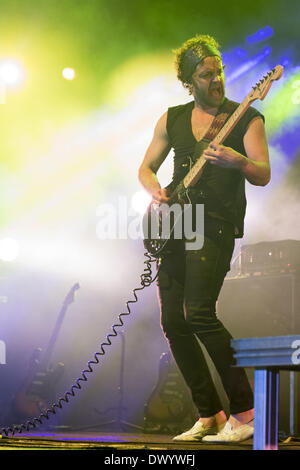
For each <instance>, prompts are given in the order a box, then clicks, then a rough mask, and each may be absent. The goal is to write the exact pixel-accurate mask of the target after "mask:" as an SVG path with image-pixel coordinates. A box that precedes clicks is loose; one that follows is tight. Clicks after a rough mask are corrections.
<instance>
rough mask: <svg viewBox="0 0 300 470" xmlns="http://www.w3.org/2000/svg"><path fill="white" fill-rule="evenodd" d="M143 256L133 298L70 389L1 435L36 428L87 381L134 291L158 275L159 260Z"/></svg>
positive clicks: (5, 429)
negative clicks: (138, 283) (36, 414)
mask: <svg viewBox="0 0 300 470" xmlns="http://www.w3.org/2000/svg"><path fill="white" fill-rule="evenodd" d="M144 256H145V258H147V259H145V260H144V265H145V267H144V271H143V273H142V274H141V275H140V279H141V287H136V288H135V289H133V291H132V292H133V296H134V300H128V301H127V302H126V307H127V312H122V313H120V314H119V315H118V323H114V324H113V326H112V327H111V329H112V333H109V334H108V335H107V336H106V340H105V341H104V342H103V343H102V344H101V346H100V351H97V352H95V353H94V357H93V359H92V360H90V361H89V362H88V364H87V369H84V370H83V371H82V372H81V376H80V377H78V378H77V379H76V380H75V384H73V385H72V386H71V389H70V390H68V391H66V392H65V393H64V395H63V397H61V398H59V399H58V400H57V402H56V403H53V404H52V405H51V406H50V408H48V409H46V410H45V411H43V412H42V413H41V414H40V415H39V416H37V417H35V418H31V419H29V420H27V421H26V422H25V423H23V424H18V425H13V426H11V427H6V428H2V429H1V433H2V437H8V436H9V435H10V434H11V435H14V434H16V433H19V434H21V433H22V432H23V431H29V430H30V428H36V427H37V426H38V425H41V424H43V420H45V419H47V420H49V419H50V415H55V414H56V411H57V410H58V409H62V407H63V404H64V403H69V401H70V398H71V397H74V396H75V394H76V391H78V390H81V389H82V387H81V384H80V382H87V381H88V377H87V374H91V373H93V372H94V369H93V367H92V366H96V365H97V364H99V362H100V360H99V357H98V356H104V355H105V347H108V346H110V345H111V344H112V343H111V338H113V337H116V336H117V335H118V332H117V329H118V328H121V327H122V326H123V325H124V322H123V320H122V317H123V316H127V315H130V313H131V311H130V307H129V304H132V303H136V302H137V301H138V297H137V294H136V292H137V291H141V290H143V289H144V288H145V287H148V286H150V285H151V284H152V283H153V282H154V281H155V280H156V279H157V276H158V273H159V268H160V262H159V260H158V259H157V258H153V257H152V256H151V254H150V253H148V252H145V253H144ZM154 261H158V263H157V268H158V269H157V273H156V275H155V277H154V278H152V267H151V263H153V262H154Z"/></svg>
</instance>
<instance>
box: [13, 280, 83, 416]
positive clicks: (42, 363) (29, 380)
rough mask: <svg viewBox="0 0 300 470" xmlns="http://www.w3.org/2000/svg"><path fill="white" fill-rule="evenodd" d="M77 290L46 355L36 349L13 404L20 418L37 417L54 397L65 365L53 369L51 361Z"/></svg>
mask: <svg viewBox="0 0 300 470" xmlns="http://www.w3.org/2000/svg"><path fill="white" fill-rule="evenodd" d="M77 289H79V284H74V286H73V287H72V288H71V290H70V291H69V293H68V294H67V296H66V298H65V300H64V302H63V305H62V308H61V311H60V313H59V315H58V318H57V321H56V323H55V326H54V329H53V332H52V335H51V337H50V340H49V343H48V346H47V348H46V351H45V353H44V355H42V349H41V348H36V349H35V350H34V352H33V354H32V356H31V358H30V361H29V371H28V375H27V377H26V379H25V381H24V382H23V384H22V386H21V387H20V389H19V390H18V392H17V394H16V395H15V396H14V397H13V399H12V403H11V412H12V413H13V414H14V415H17V416H18V417H20V418H21V417H24V416H25V417H32V416H37V415H38V414H39V413H40V412H41V410H42V408H44V407H45V406H46V405H47V403H46V401H47V400H49V399H50V398H52V397H53V392H54V387H55V385H56V384H57V382H58V381H59V380H60V378H61V377H62V374H63V372H64V364H63V363H61V362H60V363H59V364H58V365H57V366H56V367H55V368H52V367H49V361H50V358H51V355H52V353H53V350H54V346H55V343H56V341H57V338H58V334H59V331H60V329H61V326H62V322H63V319H64V317H65V314H66V311H67V308H68V306H69V305H70V304H71V303H72V302H74V294H75V291H76V290H77Z"/></svg>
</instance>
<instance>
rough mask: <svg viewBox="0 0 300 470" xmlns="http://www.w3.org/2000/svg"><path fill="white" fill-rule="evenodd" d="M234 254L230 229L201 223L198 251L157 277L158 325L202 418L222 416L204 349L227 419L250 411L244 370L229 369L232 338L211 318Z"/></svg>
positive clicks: (170, 260) (167, 261)
mask: <svg viewBox="0 0 300 470" xmlns="http://www.w3.org/2000/svg"><path fill="white" fill-rule="evenodd" d="M233 248H234V233H233V227H232V225H230V224H227V223H226V222H222V221H221V220H218V219H213V218H207V220H206V221H205V237H204V244H203V247H202V248H201V249H200V250H197V251H192V250H185V248H184V242H180V244H179V249H178V250H177V251H176V253H174V254H171V255H168V256H167V257H165V258H164V259H162V262H161V266H160V270H159V275H158V281H157V284H158V293H159V300H160V308H161V325H162V328H163V331H164V333H165V336H166V338H167V339H168V342H169V345H170V349H171V351H172V354H173V357H174V359H175V362H176V363H177V365H178V367H179V369H180V371H181V373H182V375H183V377H184V379H185V381H186V383H187V385H188V387H189V388H190V390H191V394H192V398H193V401H194V403H195V405H196V407H197V408H198V410H199V413H200V416H201V417H208V416H212V415H213V414H215V413H217V412H219V411H221V410H222V404H221V402H220V399H219V396H218V394H217V391H216V389H215V386H214V383H213V381H212V378H211V374H210V372H209V369H208V366H207V363H206V360H205V356H204V354H203V352H202V349H201V347H200V345H199V343H198V340H197V338H196V337H195V335H196V336H197V337H198V339H199V340H200V342H201V343H202V344H203V345H204V346H205V347H206V350H207V352H208V353H209V355H210V357H211V359H212V361H213V362H214V364H215V366H216V369H217V371H218V373H219V375H220V377H221V380H222V383H223V386H224V389H225V391H226V393H227V396H228V398H229V402H230V412H231V413H232V414H236V413H241V412H243V411H247V410H249V409H251V408H253V393H252V390H251V387H250V385H249V382H248V379H247V376H246V373H245V371H244V369H241V368H233V367H231V366H232V365H233V363H234V359H233V350H232V348H231V346H230V340H231V339H232V336H231V335H230V333H229V332H228V331H227V330H226V328H225V327H224V325H223V324H222V323H221V322H220V320H219V319H218V318H217V315H216V302H217V299H218V295H219V292H220V290H221V287H222V284H223V282H224V278H225V276H226V273H227V272H228V271H229V269H230V261H231V257H232V253H233Z"/></svg>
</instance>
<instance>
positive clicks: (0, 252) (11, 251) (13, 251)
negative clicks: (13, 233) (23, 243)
mask: <svg viewBox="0 0 300 470" xmlns="http://www.w3.org/2000/svg"><path fill="white" fill-rule="evenodd" d="M18 254H19V244H18V242H17V241H16V240H14V239H13V238H3V239H2V240H0V259H1V260H2V261H14V260H15V259H16V258H17V256H18Z"/></svg>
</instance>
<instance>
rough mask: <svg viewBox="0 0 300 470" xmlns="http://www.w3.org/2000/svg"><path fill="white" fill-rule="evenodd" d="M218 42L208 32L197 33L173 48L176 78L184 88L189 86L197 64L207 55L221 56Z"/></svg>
mask: <svg viewBox="0 0 300 470" xmlns="http://www.w3.org/2000/svg"><path fill="white" fill-rule="evenodd" d="M219 49H220V45H219V43H218V42H217V41H216V40H215V39H214V38H213V37H212V36H209V35H208V34H199V35H197V36H195V37H193V38H191V39H188V40H187V41H185V42H184V43H183V45H182V46H181V47H180V48H179V49H174V50H173V53H174V54H175V69H176V73H177V78H178V80H180V81H181V82H182V84H183V86H184V87H185V88H190V85H191V79H192V75H193V73H194V71H195V68H196V67H197V65H198V64H199V63H200V62H201V61H202V60H203V59H204V58H205V57H208V56H218V57H220V58H221V53H220V51H219Z"/></svg>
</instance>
